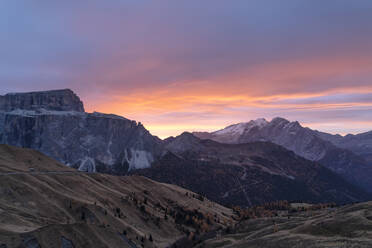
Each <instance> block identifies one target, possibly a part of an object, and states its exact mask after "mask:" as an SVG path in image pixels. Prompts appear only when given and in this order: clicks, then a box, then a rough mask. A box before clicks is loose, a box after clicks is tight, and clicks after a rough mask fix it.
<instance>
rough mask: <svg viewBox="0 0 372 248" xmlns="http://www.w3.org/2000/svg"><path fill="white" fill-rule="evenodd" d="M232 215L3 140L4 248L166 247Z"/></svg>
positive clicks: (146, 182) (164, 187)
mask: <svg viewBox="0 0 372 248" xmlns="http://www.w3.org/2000/svg"><path fill="white" fill-rule="evenodd" d="M29 168H34V170H32V171H29V170H30V169H29ZM12 171H13V172H16V171H18V173H15V174H10V172H12ZM22 171H23V172H22ZM232 215H233V213H232V210H231V209H228V208H225V207H223V206H220V205H218V204H216V203H214V202H211V201H209V200H207V199H204V198H202V197H200V196H198V195H196V194H194V193H193V192H190V191H187V190H185V189H182V188H180V187H177V186H174V185H169V184H163V183H157V182H154V181H152V180H150V179H147V178H145V177H141V176H128V177H117V176H110V175H104V174H85V173H81V172H76V171H74V170H72V169H69V168H67V167H63V165H61V164H59V163H57V162H56V161H54V160H52V159H50V158H48V157H46V156H44V155H42V154H41V153H39V152H35V151H33V150H27V149H20V148H15V147H10V146H4V145H1V146H0V247H2V248H3V247H7V248H10V247H38V246H37V245H39V246H40V247H48V248H49V247H59V248H60V247H72V246H71V245H73V246H74V247H75V248H76V247H167V246H169V245H170V244H172V243H174V242H175V241H176V240H178V239H180V238H182V237H185V236H191V235H194V234H195V235H202V234H203V233H205V232H208V231H210V230H213V229H216V228H221V227H222V228H224V227H226V226H227V225H228V224H230V223H232V219H231V216H232ZM1 245H3V246H1Z"/></svg>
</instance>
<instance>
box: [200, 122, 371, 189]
mask: <svg viewBox="0 0 372 248" xmlns="http://www.w3.org/2000/svg"><path fill="white" fill-rule="evenodd" d="M237 127H240V128H239V129H237ZM236 130H239V132H237V131H236ZM194 135H196V136H198V137H200V138H202V139H212V140H215V141H218V142H223V143H231V144H242V143H247V142H253V141H269V142H273V143H275V144H278V145H281V146H284V147H285V148H287V149H289V150H291V151H294V152H295V153H296V154H297V155H299V156H302V157H304V158H306V159H309V160H312V161H319V162H321V163H322V164H324V166H326V167H327V168H329V169H331V170H333V171H335V172H337V173H338V174H340V175H342V176H343V177H344V178H345V179H347V180H348V181H349V182H351V183H354V184H357V185H359V186H360V187H362V188H364V189H365V190H368V191H371V192H372V180H370V178H371V177H372V164H369V163H368V162H367V161H366V160H365V159H364V158H363V157H361V156H359V155H357V154H354V153H353V152H352V151H349V150H346V149H344V148H340V147H338V146H336V145H335V144H333V143H332V142H331V141H328V140H330V138H329V139H328V140H325V139H324V137H325V136H326V135H325V134H323V135H322V134H321V133H319V132H317V131H314V130H311V129H309V128H304V127H302V126H301V125H300V124H299V123H298V122H289V121H288V120H285V119H283V118H274V119H273V120H272V121H271V122H268V121H265V120H262V119H258V120H256V121H250V122H248V123H240V124H236V125H232V126H229V127H226V128H225V129H222V130H219V131H216V132H212V133H194Z"/></svg>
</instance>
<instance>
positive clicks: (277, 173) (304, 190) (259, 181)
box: [132, 133, 370, 206]
mask: <svg viewBox="0 0 372 248" xmlns="http://www.w3.org/2000/svg"><path fill="white" fill-rule="evenodd" d="M190 144H192V145H190ZM165 148H166V149H167V150H168V153H167V154H166V155H165V156H163V157H162V158H161V159H160V160H158V161H156V162H155V163H154V164H153V166H152V167H151V168H146V169H142V170H136V171H133V172H132V173H135V174H140V175H145V176H147V177H150V178H152V179H154V180H158V181H162V182H166V183H172V184H177V185H179V186H182V187H185V188H188V189H190V190H193V191H195V192H199V193H202V194H205V195H206V196H207V197H208V198H209V199H213V200H214V201H217V202H219V203H223V204H232V205H240V206H250V205H253V204H261V203H264V202H270V201H276V200H284V199H286V200H289V201H306V202H338V203H346V202H353V201H360V200H365V199H369V197H370V196H369V195H368V194H366V193H364V192H363V191H362V190H360V189H359V188H357V187H354V186H353V185H351V184H349V183H347V182H346V181H345V180H344V179H342V178H341V177H340V176H339V175H337V174H336V173H334V172H332V171H331V170H329V169H327V168H325V167H323V166H322V165H320V164H318V163H315V162H312V161H309V160H306V159H304V158H302V157H300V156H297V155H296V154H295V153H293V152H292V151H289V150H287V149H285V148H283V147H281V146H279V145H276V144H273V143H269V142H252V143H245V144H222V143H218V142H215V141H212V140H200V139H198V138H197V137H195V136H193V135H192V134H190V133H183V134H182V135H180V136H178V137H176V138H173V139H169V140H167V144H166V145H165Z"/></svg>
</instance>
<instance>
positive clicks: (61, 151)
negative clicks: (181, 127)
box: [0, 90, 161, 174]
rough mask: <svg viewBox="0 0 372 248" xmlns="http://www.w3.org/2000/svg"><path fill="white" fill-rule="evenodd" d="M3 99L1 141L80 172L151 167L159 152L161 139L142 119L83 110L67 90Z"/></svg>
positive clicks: (0, 115)
mask: <svg viewBox="0 0 372 248" xmlns="http://www.w3.org/2000/svg"><path fill="white" fill-rule="evenodd" d="M4 99H5V100H4ZM1 101H2V105H1V108H0V109H1V110H2V111H1V110H0V143H3V144H9V145H14V146H19V147H26V148H32V149H36V150H39V151H41V152H43V153H45V154H46V155H49V156H51V157H53V158H55V159H57V160H59V161H60V162H62V163H65V164H67V165H70V166H72V167H75V168H79V169H80V170H83V171H91V172H95V171H101V172H108V173H115V174H125V173H126V172H127V171H128V170H130V169H135V168H146V167H149V166H150V165H151V163H152V162H153V161H154V160H155V159H156V158H157V156H159V154H160V152H161V149H160V148H161V141H160V139H158V138H157V137H154V136H152V135H151V134H150V133H149V132H148V131H147V130H146V129H145V128H144V126H143V125H142V124H141V123H137V122H135V121H132V120H128V119H126V118H124V117H120V116H116V115H110V114H101V113H86V112H84V107H83V105H82V102H81V101H80V99H79V97H77V96H76V95H75V94H74V93H73V92H72V91H71V90H58V91H47V92H32V93H22V94H11V95H5V96H4V97H3V98H2V100H1Z"/></svg>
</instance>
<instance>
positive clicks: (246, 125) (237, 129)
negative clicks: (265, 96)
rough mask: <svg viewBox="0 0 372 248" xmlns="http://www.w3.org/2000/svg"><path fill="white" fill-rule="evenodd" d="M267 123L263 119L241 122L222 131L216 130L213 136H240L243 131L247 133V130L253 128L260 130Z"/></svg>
mask: <svg viewBox="0 0 372 248" xmlns="http://www.w3.org/2000/svg"><path fill="white" fill-rule="evenodd" d="M268 123H269V122H268V121H267V120H265V119H264V118H259V119H256V120H251V121H250V122H242V123H238V124H234V125H230V126H228V127H226V128H224V129H221V130H218V131H216V132H214V134H235V135H241V134H243V133H244V132H245V131H248V130H249V129H251V128H253V127H259V128H262V127H263V126H265V125H267V124H268Z"/></svg>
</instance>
